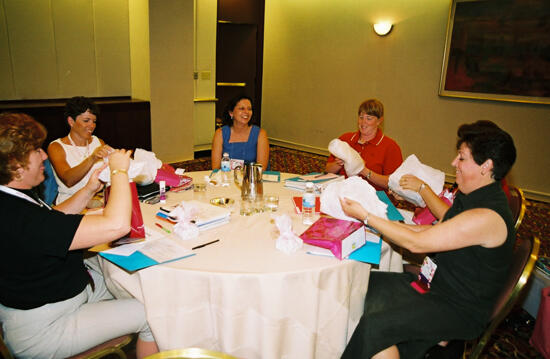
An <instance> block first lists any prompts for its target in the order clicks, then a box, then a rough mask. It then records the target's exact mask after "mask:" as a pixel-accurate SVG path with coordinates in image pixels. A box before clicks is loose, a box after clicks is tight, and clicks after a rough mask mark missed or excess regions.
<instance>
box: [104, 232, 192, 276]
mask: <svg viewBox="0 0 550 359" xmlns="http://www.w3.org/2000/svg"><path fill="white" fill-rule="evenodd" d="M123 247H124V246H121V247H119V248H117V250H112V249H109V250H106V251H103V252H100V253H99V255H100V256H102V257H103V258H105V259H107V260H108V261H110V262H112V263H114V264H116V265H118V266H119V267H121V268H123V269H126V270H127V271H130V272H133V271H137V270H140V269H143V268H147V267H151V266H154V265H157V264H162V263H168V262H173V261H176V260H180V259H183V258H186V257H190V256H193V255H195V252H193V251H191V250H190V249H188V248H185V247H183V246H181V245H179V244H178V243H176V242H175V241H174V240H172V239H169V238H159V239H155V240H152V241H147V242H145V243H144V245H143V246H141V247H140V248H139V250H136V251H134V252H132V253H131V254H129V255H122V254H120V249H123ZM115 253H118V254H115Z"/></svg>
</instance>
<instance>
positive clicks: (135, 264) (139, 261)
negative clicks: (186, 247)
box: [99, 251, 195, 272]
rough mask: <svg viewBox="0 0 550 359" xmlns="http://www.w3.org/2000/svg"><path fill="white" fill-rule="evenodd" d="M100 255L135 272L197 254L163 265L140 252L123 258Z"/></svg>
mask: <svg viewBox="0 0 550 359" xmlns="http://www.w3.org/2000/svg"><path fill="white" fill-rule="evenodd" d="M99 255H100V256H102V257H103V258H105V259H107V260H108V261H110V262H113V263H114V264H116V265H117V266H119V267H121V268H123V269H126V270H127V271H130V272H133V271H137V270H140V269H143V268H147V267H151V266H154V265H157V264H162V263H169V262H173V261H177V260H180V259H182V258H187V257H191V256H194V255H195V254H194V253H193V254H190V255H187V256H183V257H179V258H174V259H172V260H169V261H166V262H162V263H159V262H157V261H156V260H154V259H152V258H150V257H147V256H146V255H145V254H143V253H141V252H140V251H135V252H134V253H132V254H130V255H129V256H121V255H118V254H111V253H103V252H100V253H99Z"/></svg>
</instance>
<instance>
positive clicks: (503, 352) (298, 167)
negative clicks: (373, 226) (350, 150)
mask: <svg viewBox="0 0 550 359" xmlns="http://www.w3.org/2000/svg"><path fill="white" fill-rule="evenodd" d="M269 157H270V158H269V163H270V166H271V169H272V170H273V171H281V172H290V173H299V174H305V173H309V172H322V171H324V169H325V163H326V159H327V157H326V156H322V155H316V154H312V153H307V152H301V151H297V150H292V149H287V148H283V147H278V146H272V147H271V150H270V156H269ZM173 165H174V166H175V167H182V168H185V169H186V171H199V170H208V169H210V168H211V166H210V158H200V159H195V160H191V161H185V162H180V163H175V164H173ZM397 205H398V206H399V207H407V204H403V203H397ZM548 218H550V204H549V203H544V202H538V201H532V200H527V201H526V212H525V216H524V218H523V221H522V223H521V226H520V227H519V230H518V237H519V238H530V237H532V236H537V237H538V238H539V239H540V241H541V248H540V252H539V257H541V256H545V257H548V256H550V221H549V219H548ZM524 294H525V293H524ZM534 324H535V319H534V318H533V317H532V316H531V315H530V314H529V313H527V312H526V311H525V310H523V309H522V308H521V306H519V305H518V306H516V308H514V309H513V310H512V311H511V312H510V314H509V315H508V316H507V317H506V318H505V320H504V321H503V322H502V323H501V325H500V326H499V327H498V328H497V329H496V330H495V332H494V334H493V336H492V338H491V341H490V342H489V343H488V344H487V346H486V349H485V352H484V354H483V355H482V357H483V358H490V359H493V358H495V359H496V358H517V359H525V358H537V359H539V358H540V359H543V357H542V356H541V355H539V354H538V353H537V352H536V350H535V349H534V348H533V347H531V345H529V338H530V337H531V333H532V331H533V328H534ZM439 357H441V358H451V357H452V356H450V355H447V354H445V353H443V354H442V355H440V356H439Z"/></svg>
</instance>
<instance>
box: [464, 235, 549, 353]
mask: <svg viewBox="0 0 550 359" xmlns="http://www.w3.org/2000/svg"><path fill="white" fill-rule="evenodd" d="M539 247H540V241H539V239H538V238H537V237H533V239H532V240H522V241H517V242H516V248H515V249H514V254H513V256H512V264H511V266H510V272H509V275H508V279H507V281H506V284H505V286H504V289H503V291H502V293H501V295H500V296H499V298H498V299H497V302H496V305H495V308H494V310H493V314H492V315H491V319H490V321H489V324H488V325H487V328H486V329H485V331H484V332H483V334H482V335H481V336H480V337H479V339H477V340H475V341H473V342H471V343H466V345H467V346H468V345H471V354H470V355H469V356H467V352H468V350H465V351H464V355H463V358H470V359H478V358H479V357H480V355H481V353H482V352H483V349H484V348H485V345H486V344H487V342H488V341H489V339H490V338H491V335H492V334H493V331H494V330H495V328H496V327H497V326H498V325H499V324H500V322H501V321H502V320H503V319H504V318H505V317H506V316H507V315H508V313H509V312H510V310H511V309H512V308H513V306H514V304H515V303H516V301H517V300H518V297H519V294H520V293H521V290H522V289H523V287H524V286H525V284H526V283H527V280H528V279H529V277H530V276H531V273H532V271H533V268H534V267H535V262H536V261H537V258H538V253H539Z"/></svg>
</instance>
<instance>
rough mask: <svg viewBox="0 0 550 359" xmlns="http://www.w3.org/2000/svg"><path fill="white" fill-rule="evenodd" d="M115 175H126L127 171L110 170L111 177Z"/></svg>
mask: <svg viewBox="0 0 550 359" xmlns="http://www.w3.org/2000/svg"><path fill="white" fill-rule="evenodd" d="M117 173H126V174H128V171H127V170H125V169H123V168H121V169H118V170H112V171H111V176H114V175H116V174H117Z"/></svg>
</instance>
